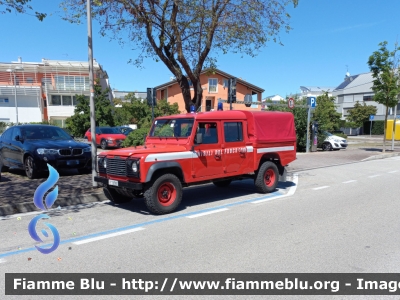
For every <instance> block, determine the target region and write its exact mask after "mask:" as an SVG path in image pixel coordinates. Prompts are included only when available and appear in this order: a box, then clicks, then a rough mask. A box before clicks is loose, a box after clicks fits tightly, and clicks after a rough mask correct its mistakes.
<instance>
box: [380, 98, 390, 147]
mask: <svg viewBox="0 0 400 300" xmlns="http://www.w3.org/2000/svg"><path fill="white" fill-rule="evenodd" d="M388 112H389V107H387V106H386V114H385V124H384V127H383V150H382V152H383V153H385V152H386V130H387V116H388Z"/></svg>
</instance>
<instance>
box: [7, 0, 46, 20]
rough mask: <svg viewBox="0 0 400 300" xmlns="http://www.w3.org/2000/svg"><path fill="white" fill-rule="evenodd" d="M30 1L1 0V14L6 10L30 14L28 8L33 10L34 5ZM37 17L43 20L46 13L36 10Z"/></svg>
mask: <svg viewBox="0 0 400 300" xmlns="http://www.w3.org/2000/svg"><path fill="white" fill-rule="evenodd" d="M30 1H31V0H0V14H1V13H5V12H8V13H11V12H13V11H14V12H17V13H21V14H28V13H27V10H32V6H30V5H29V4H28V3H29V2H30ZM35 17H36V18H37V19H38V20H39V21H43V19H44V18H45V17H46V14H45V13H40V12H37V11H36V12H35Z"/></svg>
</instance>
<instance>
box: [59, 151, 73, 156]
mask: <svg viewBox="0 0 400 300" xmlns="http://www.w3.org/2000/svg"><path fill="white" fill-rule="evenodd" d="M58 153H59V154H60V155H63V156H67V155H71V149H60V150H58Z"/></svg>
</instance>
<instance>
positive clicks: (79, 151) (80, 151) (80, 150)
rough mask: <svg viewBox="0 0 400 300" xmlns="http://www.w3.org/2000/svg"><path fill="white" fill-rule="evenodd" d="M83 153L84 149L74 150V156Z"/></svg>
mask: <svg viewBox="0 0 400 300" xmlns="http://www.w3.org/2000/svg"><path fill="white" fill-rule="evenodd" d="M82 153H83V149H72V155H81V154H82Z"/></svg>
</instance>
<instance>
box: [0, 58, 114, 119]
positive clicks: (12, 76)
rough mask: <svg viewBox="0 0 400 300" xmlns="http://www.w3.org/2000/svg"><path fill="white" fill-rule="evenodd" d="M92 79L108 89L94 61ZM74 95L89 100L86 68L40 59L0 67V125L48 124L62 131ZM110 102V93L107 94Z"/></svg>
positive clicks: (85, 66)
mask: <svg viewBox="0 0 400 300" xmlns="http://www.w3.org/2000/svg"><path fill="white" fill-rule="evenodd" d="M93 69H94V78H95V79H96V78H98V79H99V81H100V84H101V86H102V87H103V88H104V89H105V88H109V82H108V75H107V73H106V72H105V71H104V70H103V68H102V67H101V65H99V64H98V63H97V61H96V60H94V62H93ZM76 95H84V96H86V97H89V96H90V87H89V64H88V62H80V61H61V60H48V59H42V61H41V62H22V59H21V58H19V59H18V61H17V62H11V63H0V108H1V109H0V121H3V122H13V123H15V122H16V121H17V119H18V122H19V123H27V122H41V121H44V120H47V121H51V122H53V123H54V124H56V125H58V126H61V127H64V126H65V119H66V118H68V117H70V116H72V115H73V114H74V110H75V106H76ZM110 99H111V92H110Z"/></svg>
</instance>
